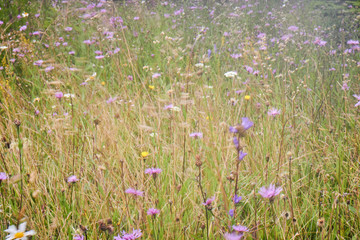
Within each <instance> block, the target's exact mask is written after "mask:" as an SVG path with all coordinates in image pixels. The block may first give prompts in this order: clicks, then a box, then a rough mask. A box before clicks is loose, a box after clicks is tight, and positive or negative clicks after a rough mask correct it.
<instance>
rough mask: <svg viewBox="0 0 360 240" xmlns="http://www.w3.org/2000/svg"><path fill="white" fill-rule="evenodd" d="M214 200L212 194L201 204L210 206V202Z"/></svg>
mask: <svg viewBox="0 0 360 240" xmlns="http://www.w3.org/2000/svg"><path fill="white" fill-rule="evenodd" d="M214 200H215V196H213V197H211V198H208V199H206V201H205V202H203V203H202V204H203V205H204V206H206V207H210V206H211V204H212V202H213V201H214Z"/></svg>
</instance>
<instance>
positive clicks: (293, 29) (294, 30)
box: [288, 26, 299, 32]
mask: <svg viewBox="0 0 360 240" xmlns="http://www.w3.org/2000/svg"><path fill="white" fill-rule="evenodd" d="M288 29H289V30H290V31H293V32H297V31H298V30H299V28H298V27H297V26H290V27H289V28H288Z"/></svg>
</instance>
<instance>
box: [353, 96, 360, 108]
mask: <svg viewBox="0 0 360 240" xmlns="http://www.w3.org/2000/svg"><path fill="white" fill-rule="evenodd" d="M353 97H355V98H356V99H357V100H358V101H359V102H358V103H357V104H355V107H357V106H360V95H356V94H354V95H353Z"/></svg>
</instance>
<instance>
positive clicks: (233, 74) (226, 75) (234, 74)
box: [224, 71, 237, 78]
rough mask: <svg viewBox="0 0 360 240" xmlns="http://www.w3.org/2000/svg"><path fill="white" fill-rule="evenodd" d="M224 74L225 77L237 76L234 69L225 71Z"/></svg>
mask: <svg viewBox="0 0 360 240" xmlns="http://www.w3.org/2000/svg"><path fill="white" fill-rule="evenodd" d="M224 76H225V77H227V78H233V77H236V76H237V72H235V71H230V72H226V73H225V74H224Z"/></svg>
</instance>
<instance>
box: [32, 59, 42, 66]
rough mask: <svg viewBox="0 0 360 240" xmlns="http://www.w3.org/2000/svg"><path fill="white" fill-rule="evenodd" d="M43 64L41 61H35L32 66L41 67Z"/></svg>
mask: <svg viewBox="0 0 360 240" xmlns="http://www.w3.org/2000/svg"><path fill="white" fill-rule="evenodd" d="M43 62H44V61H43V60H37V61H35V62H34V65H35V66H41V65H42V64H43Z"/></svg>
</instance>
